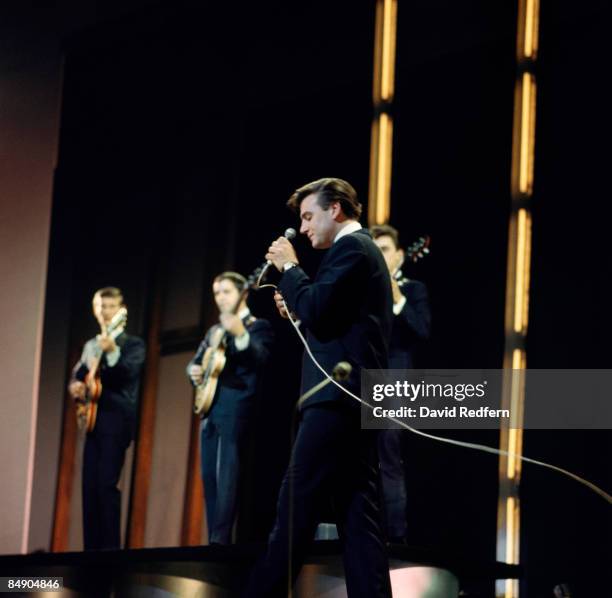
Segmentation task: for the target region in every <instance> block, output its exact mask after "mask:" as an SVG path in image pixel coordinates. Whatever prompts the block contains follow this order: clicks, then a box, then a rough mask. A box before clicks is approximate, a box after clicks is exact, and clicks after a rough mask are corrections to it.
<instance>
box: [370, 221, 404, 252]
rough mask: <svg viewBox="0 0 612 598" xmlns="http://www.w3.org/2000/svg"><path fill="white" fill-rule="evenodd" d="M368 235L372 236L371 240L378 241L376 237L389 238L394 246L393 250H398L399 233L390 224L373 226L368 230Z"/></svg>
mask: <svg viewBox="0 0 612 598" xmlns="http://www.w3.org/2000/svg"><path fill="white" fill-rule="evenodd" d="M370 233H371V234H372V238H373V239H378V237H391V239H392V240H393V244H394V245H395V249H399V248H400V245H399V233H398V232H397V229H396V228H393V227H392V226H391V225H390V224H375V225H374V226H372V227H371V228H370Z"/></svg>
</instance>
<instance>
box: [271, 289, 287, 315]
mask: <svg viewBox="0 0 612 598" xmlns="http://www.w3.org/2000/svg"><path fill="white" fill-rule="evenodd" d="M274 302H275V303H276V309H278V313H279V314H280V315H281V318H285V319H289V314H287V310H286V309H285V306H284V304H283V296H282V295H281V294H280V293H279V292H278V291H276V292H275V293H274Z"/></svg>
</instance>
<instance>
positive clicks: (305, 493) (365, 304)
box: [246, 178, 392, 598]
mask: <svg viewBox="0 0 612 598" xmlns="http://www.w3.org/2000/svg"><path fill="white" fill-rule="evenodd" d="M288 205H289V207H291V208H293V209H294V210H295V211H296V212H298V213H299V215H300V219H301V227H300V232H301V233H302V234H305V235H307V236H308V238H309V240H310V243H311V245H312V246H313V248H315V249H321V250H327V254H326V255H325V257H324V258H323V261H322V262H321V265H320V267H319V270H318V272H317V275H316V277H315V278H314V280H312V279H310V278H309V277H308V275H307V274H306V273H305V272H304V271H303V270H302V269H301V268H300V267H299V265H298V259H297V256H296V253H295V251H294V249H293V246H292V245H291V243H290V242H289V241H288V240H287V239H285V238H284V237H281V238H279V239H277V240H276V241H274V243H273V244H272V246H271V247H270V248H269V250H268V254H267V255H266V258H267V259H269V260H271V261H272V262H273V264H274V265H275V266H276V268H277V269H278V270H279V271H281V272H283V275H282V278H281V281H280V283H279V292H278V293H276V295H275V300H276V302H277V307H278V308H279V311H280V313H281V315H282V316H284V317H286V316H287V312H286V310H285V305H284V304H283V298H284V300H285V301H286V305H287V307H288V309H289V310H290V311H291V312H294V314H295V316H296V317H297V318H299V319H300V320H301V321H302V324H303V325H304V326H305V328H306V329H307V333H308V343H309V345H310V347H311V349H312V352H313V353H314V355H315V357H316V358H317V360H318V361H319V363H320V364H321V366H322V367H323V368H324V369H325V370H326V371H327V372H328V373H331V372H332V370H333V368H334V366H335V365H336V364H337V363H338V362H340V361H347V362H349V363H350V364H351V366H352V373H351V375H350V377H349V380H348V381H347V382H346V383H345V384H346V386H347V388H349V389H350V390H351V391H352V392H353V393H355V394H356V395H357V396H360V394H361V390H360V371H361V369H362V368H386V367H387V343H388V338H389V335H390V332H391V314H392V301H391V283H390V282H389V271H388V269H387V267H386V265H385V262H384V260H383V257H382V255H381V252H380V250H379V249H378V248H377V247H376V245H375V244H374V242H373V241H372V238H371V237H370V235H369V233H368V232H367V231H365V230H363V229H362V228H361V225H360V224H359V222H358V219H359V216H360V214H361V204H360V203H359V202H358V201H357V196H356V193H355V190H354V189H353V187H352V186H351V185H350V184H349V183H347V182H346V181H343V180H341V179H332V178H328V179H321V180H318V181H315V182H313V183H310V184H308V185H305V186H304V187H302V188H300V189H298V190H297V191H296V192H295V193H294V194H293V195H292V196H291V198H290V200H289V202H288ZM322 380H323V375H322V374H321V372H320V371H319V370H318V369H317V367H316V366H315V364H314V363H313V362H312V361H311V359H310V357H309V356H308V355H306V354H304V359H303V364H302V392H305V391H308V390H309V389H311V388H312V387H313V386H315V385H316V384H317V383H319V382H320V381H322ZM376 438H377V433H376V431H375V430H361V425H360V408H359V403H358V402H357V401H355V400H354V399H352V398H351V397H349V396H347V395H346V394H345V393H344V392H343V391H342V390H340V389H339V388H337V387H336V386H335V385H332V384H328V385H327V386H325V387H324V388H322V389H321V390H320V391H318V392H316V393H315V394H313V395H312V396H311V397H310V398H309V399H308V400H306V401H305V402H304V403H303V404H302V406H301V411H300V422H299V429H298V432H297V436H296V439H295V443H294V445H293V451H292V455H291V461H290V465H289V468H288V470H287V473H286V474H285V478H284V480H283V483H282V486H281V489H280V495H279V499H278V507H277V515H276V524H275V526H274V528H273V530H272V533H271V534H270V538H269V542H268V550H267V553H266V556H265V559H264V560H263V562H262V563H261V564H260V565H259V566H258V567H256V569H255V571H254V573H253V575H252V578H251V580H250V584H249V587H248V588H247V592H246V595H247V596H249V597H253V596H266V597H269V596H286V595H287V587H288V581H289V580H288V579H287V575H288V569H289V567H291V577H292V579H291V580H290V581H291V582H292V583H293V582H294V581H295V578H296V577H297V574H298V573H299V570H300V567H301V565H302V562H303V560H304V557H305V554H306V552H307V549H308V547H309V545H310V542H311V541H312V539H313V537H314V533H315V529H316V526H317V524H318V523H319V522H320V521H322V518H323V517H324V515H325V514H327V512H328V510H329V507H330V505H331V507H332V508H333V511H334V513H335V517H336V523H337V525H338V532H339V535H340V540H341V543H342V545H343V551H344V568H345V574H346V585H347V591H348V596H349V597H350V598H355V597H363V598H376V597H383V596H384V597H389V596H391V588H390V582H389V568H388V562H387V554H386V548H385V542H384V538H383V528H382V522H381V512H380V507H379V492H378V456H377V447H376Z"/></svg>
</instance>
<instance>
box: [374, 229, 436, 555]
mask: <svg viewBox="0 0 612 598" xmlns="http://www.w3.org/2000/svg"><path fill="white" fill-rule="evenodd" d="M371 233H372V237H373V238H374V243H376V245H378V247H379V248H380V250H381V251H382V254H383V257H384V258H385V263H386V264H387V267H388V268H389V273H390V274H391V289H392V292H393V326H392V328H391V339H390V342H389V368H395V369H402V370H408V369H411V368H413V367H414V356H415V353H416V352H417V351H418V348H419V346H420V345H421V344H422V343H423V342H424V341H425V340H427V339H428V338H429V331H430V326H431V314H430V310H429V299H428V296H427V289H426V287H425V285H424V284H423V283H422V282H419V281H418V280H412V279H409V278H406V277H405V276H404V275H403V274H402V270H401V267H402V264H403V263H404V261H405V260H406V261H416V259H417V258H418V257H422V256H423V252H425V253H427V252H428V249H427V247H426V245H427V240H425V239H423V240H422V241H421V242H420V243H415V244H414V246H413V247H412V248H410V249H408V250H407V255H406V253H405V252H404V250H403V249H402V248H401V247H400V244H399V234H398V231H397V230H396V229H395V228H393V227H392V226H390V225H388V224H384V225H378V226H373V227H372V229H371ZM404 437H405V435H404V434H403V430H395V429H392V430H381V433H380V434H379V436H378V455H379V459H380V473H381V479H382V489H383V496H384V500H385V515H386V523H387V537H388V539H389V540H390V541H391V542H395V543H403V542H405V541H406V537H407V535H408V533H409V530H408V520H407V503H408V500H407V490H406V474H405V466H404V463H403V461H402V452H403V451H402V439H403V438H404ZM411 458H414V455H411Z"/></svg>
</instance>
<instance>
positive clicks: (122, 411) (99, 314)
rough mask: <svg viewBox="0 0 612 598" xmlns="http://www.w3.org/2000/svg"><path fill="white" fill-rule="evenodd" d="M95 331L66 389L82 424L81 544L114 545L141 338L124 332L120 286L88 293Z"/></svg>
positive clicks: (133, 420)
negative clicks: (121, 476) (98, 331)
mask: <svg viewBox="0 0 612 598" xmlns="http://www.w3.org/2000/svg"><path fill="white" fill-rule="evenodd" d="M93 313H94V316H95V318H96V320H97V321H98V324H99V325H100V334H98V335H97V336H96V337H94V338H92V339H90V340H88V341H87V343H85V346H84V348H83V353H82V355H81V359H80V360H79V362H78V363H77V364H76V366H75V367H74V369H73V372H72V378H71V380H70V383H69V385H68V392H69V393H70V395H71V396H72V397H73V398H74V399H75V401H76V403H77V417H78V419H79V420H80V422H82V423H83V427H84V428H85V429H86V430H87V437H86V440H85V451H84V454H83V536H84V547H85V550H91V549H98V548H119V547H120V543H121V533H120V519H121V517H120V515H121V511H120V509H121V493H120V491H119V489H118V488H117V483H118V482H119V476H120V474H121V469H122V468H123V461H124V459H125V451H126V449H127V448H128V446H129V444H130V442H131V441H132V438H133V437H134V430H135V424H136V408H137V403H138V386H139V382H140V372H141V370H142V365H143V363H144V358H145V344H144V341H143V340H142V339H140V338H138V337H135V336H129V335H128V334H126V333H125V329H124V325H125V320H126V318H127V309H126V308H125V306H124V305H123V296H122V293H121V291H120V290H119V289H118V288H115V287H105V288H103V289H100V290H99V291H97V292H96V293H95V295H94V297H93Z"/></svg>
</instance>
